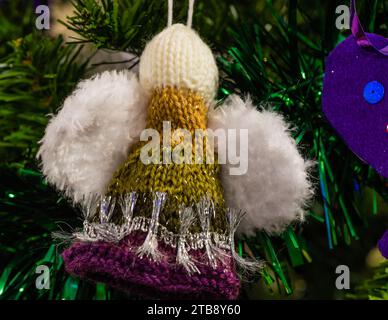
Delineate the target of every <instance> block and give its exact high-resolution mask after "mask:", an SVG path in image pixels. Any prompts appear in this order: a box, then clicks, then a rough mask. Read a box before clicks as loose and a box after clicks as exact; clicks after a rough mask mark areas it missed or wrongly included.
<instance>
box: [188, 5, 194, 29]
mask: <svg viewBox="0 0 388 320" xmlns="http://www.w3.org/2000/svg"><path fill="white" fill-rule="evenodd" d="M193 12H194V0H189V10H188V12H187V26H188V27H189V28H191V25H192V24H193Z"/></svg>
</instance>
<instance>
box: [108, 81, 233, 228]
mask: <svg viewBox="0 0 388 320" xmlns="http://www.w3.org/2000/svg"><path fill="white" fill-rule="evenodd" d="M163 121H170V123H171V129H172V130H174V129H178V128H182V129H186V130H188V131H189V132H190V133H191V135H192V137H194V130H195V129H206V106H205V102H204V100H203V98H202V97H201V96H199V95H198V94H196V93H194V92H193V91H191V90H186V89H176V88H171V87H165V88H163V89H157V90H155V91H154V93H153V94H152V96H151V98H150V104H149V107H148V115H147V127H148V128H153V129H156V130H158V131H159V133H160V143H161V148H160V150H161V153H162V147H163V146H162V141H163V139H162V138H163V132H162V125H163ZM193 141H194V139H193ZM145 144H146V142H139V143H138V144H137V145H136V146H135V147H133V148H132V150H131V151H130V153H129V156H128V158H127V160H126V161H125V162H124V164H123V165H122V166H121V167H120V168H119V169H118V170H117V171H116V173H115V174H114V178H113V180H112V182H111V184H110V186H109V188H108V192H109V194H110V195H120V194H125V193H130V192H133V191H135V192H137V193H139V194H142V193H143V194H149V193H152V192H155V191H161V192H166V193H167V194H168V200H167V203H166V205H165V206H164V207H165V208H164V212H163V214H162V215H161V217H160V222H161V223H162V224H163V225H165V226H166V227H167V228H168V229H169V230H170V231H172V232H175V233H176V232H178V231H179V215H178V209H179V206H180V205H182V204H184V205H186V206H190V205H193V204H195V203H197V202H198V201H200V200H201V199H202V198H204V197H208V198H210V200H212V201H213V202H214V204H215V206H216V209H217V210H216V212H217V213H216V216H215V217H213V218H212V224H211V230H213V231H219V232H220V233H223V232H225V228H226V219H225V209H224V198H223V189H222V185H221V181H220V179H219V175H220V171H221V167H220V165H219V164H218V163H214V164H206V161H205V160H206V159H204V161H203V163H202V164H194V161H195V149H196V148H193V149H192V155H191V157H192V161H193V163H192V164H185V163H182V164H176V163H169V164H163V163H161V164H153V163H151V164H145V163H143V162H142V161H141V159H140V152H141V148H142V147H144V145H145ZM172 145H174V143H173V142H172ZM201 147H202V146H201ZM204 148H206V143H205V146H204ZM203 153H204V155H206V151H203ZM205 158H206V157H205ZM143 211H144V215H145V216H147V214H148V216H147V217H149V214H150V212H151V210H149V208H147V207H146V210H143ZM192 231H200V228H199V226H197V227H195V226H194V227H193V229H192Z"/></svg>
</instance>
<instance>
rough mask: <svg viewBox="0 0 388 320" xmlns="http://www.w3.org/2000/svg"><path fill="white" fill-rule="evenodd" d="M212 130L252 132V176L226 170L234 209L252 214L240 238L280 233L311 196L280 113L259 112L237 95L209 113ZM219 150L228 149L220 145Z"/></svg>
mask: <svg viewBox="0 0 388 320" xmlns="http://www.w3.org/2000/svg"><path fill="white" fill-rule="evenodd" d="M209 127H210V128H211V129H213V130H215V129H217V128H223V129H233V128H235V129H248V137H249V138H248V157H249V158H248V172H247V173H246V174H245V175H241V176H238V175H229V167H231V166H230V165H229V164H226V165H223V168H222V178H221V179H222V182H223V187H224V190H225V200H226V203H227V205H228V206H229V207H232V208H241V209H242V210H245V211H246V212H247V214H246V216H245V218H244V219H243V221H242V222H241V224H240V226H239V228H238V230H237V234H240V235H241V234H246V235H253V234H254V233H255V231H257V230H258V229H263V230H265V231H267V232H269V233H279V232H281V231H282V230H283V229H284V228H285V227H286V226H287V225H288V224H289V223H291V222H292V221H293V220H295V219H302V218H303V208H304V206H305V204H306V201H308V199H309V197H310V196H311V195H312V191H311V185H310V182H309V180H308V173H307V169H308V167H309V165H310V163H309V162H308V161H307V162H306V161H304V160H303V158H302V157H301V155H300V154H299V152H298V150H297V147H296V144H295V141H294V140H293V139H292V137H291V135H290V133H289V130H288V126H287V125H286V123H285V122H284V120H283V119H282V117H281V116H280V115H278V114H276V113H275V112H270V111H266V110H262V111H257V110H256V109H255V108H254V106H252V103H251V101H250V100H249V99H247V101H245V102H244V101H243V100H241V99H240V98H239V97H238V96H236V95H232V96H231V97H230V98H229V99H228V100H227V101H226V102H225V104H224V105H223V106H221V107H220V108H218V109H216V110H213V111H211V112H210V114H209ZM218 148H219V150H220V151H223V150H224V149H225V146H218Z"/></svg>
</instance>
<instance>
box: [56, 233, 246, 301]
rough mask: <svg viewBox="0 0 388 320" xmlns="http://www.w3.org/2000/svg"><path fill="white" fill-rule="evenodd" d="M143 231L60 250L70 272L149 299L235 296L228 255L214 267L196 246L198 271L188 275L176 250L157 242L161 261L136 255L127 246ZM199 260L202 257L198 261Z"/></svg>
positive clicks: (236, 290) (140, 239)
mask: <svg viewBox="0 0 388 320" xmlns="http://www.w3.org/2000/svg"><path fill="white" fill-rule="evenodd" d="M143 241H144V234H139V233H137V234H131V235H129V236H127V237H126V238H124V239H123V240H122V241H121V242H120V243H118V244H114V243H108V242H101V241H99V242H75V243H73V244H72V245H71V246H70V247H69V248H67V249H66V250H65V251H64V252H63V253H62V256H63V259H64V262H65V267H66V270H67V272H69V273H70V274H72V275H75V276H79V277H81V278H84V279H87V280H90V281H93V282H104V283H106V284H107V285H109V286H111V287H113V288H116V289H119V290H122V291H126V292H129V293H132V294H138V295H141V296H143V297H146V298H152V299H236V298H237V296H238V293H239V289H240V281H239V279H238V277H237V274H236V272H235V270H234V266H233V262H232V260H231V259H230V258H225V259H224V260H225V261H223V263H222V264H219V265H218V266H217V267H216V268H213V267H211V266H210V265H209V264H208V263H206V261H205V260H204V259H205V257H204V251H203V250H196V251H195V252H194V253H193V255H194V256H195V257H196V260H197V261H198V262H199V263H197V267H198V269H199V271H200V272H199V273H193V274H191V275H189V274H188V273H187V271H186V270H185V269H184V268H183V267H181V266H177V265H176V263H175V257H176V252H175V251H176V250H174V249H172V248H171V247H168V246H166V245H164V244H163V243H161V242H159V245H158V246H159V250H160V251H161V253H162V254H163V259H162V260H161V261H158V262H155V261H153V260H150V259H149V258H146V257H144V258H139V257H138V256H137V255H136V253H135V251H134V250H131V249H130V247H131V246H133V247H134V248H136V247H138V246H139V245H140V244H141V243H142V242H143ZM201 260H203V261H202V262H201Z"/></svg>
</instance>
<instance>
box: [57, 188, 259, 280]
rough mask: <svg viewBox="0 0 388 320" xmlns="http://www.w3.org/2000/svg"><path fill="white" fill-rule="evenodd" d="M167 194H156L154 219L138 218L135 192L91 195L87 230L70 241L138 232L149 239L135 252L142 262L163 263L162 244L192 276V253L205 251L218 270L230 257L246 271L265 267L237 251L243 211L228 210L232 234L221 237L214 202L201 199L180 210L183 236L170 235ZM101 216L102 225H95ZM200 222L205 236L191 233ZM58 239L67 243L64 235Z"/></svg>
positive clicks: (113, 239)
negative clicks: (116, 217)
mask: <svg viewBox="0 0 388 320" xmlns="http://www.w3.org/2000/svg"><path fill="white" fill-rule="evenodd" d="M166 197H167V195H166V193H164V192H155V193H154V194H153V199H152V214H151V218H146V217H143V216H135V217H134V210H135V206H136V203H137V202H138V200H139V199H138V194H136V192H131V193H129V194H125V195H121V196H120V197H117V198H116V197H113V196H106V197H99V196H95V195H91V196H89V197H85V198H84V201H83V203H82V206H81V209H82V213H83V216H84V225H83V230H82V231H80V232H75V233H73V234H72V235H71V236H70V237H67V238H68V239H69V240H70V239H72V240H78V241H87V242H88V241H90V242H93V241H106V242H112V243H118V242H119V241H120V240H122V239H123V238H124V237H126V236H128V235H130V234H131V233H133V232H135V231H141V232H144V233H146V234H147V235H146V238H145V240H144V242H143V244H142V245H141V246H139V247H138V248H131V249H134V250H135V251H136V253H137V255H138V256H139V258H143V257H147V258H150V259H153V260H154V261H160V259H162V257H163V256H162V253H161V252H160V251H159V250H158V242H159V241H162V242H163V243H164V244H165V245H167V246H170V247H172V248H176V249H177V255H176V263H177V264H179V265H182V266H183V267H184V268H185V269H186V271H187V272H188V274H192V273H199V269H198V267H197V266H196V262H197V261H195V260H194V259H193V257H192V256H191V255H190V251H191V250H197V249H204V250H205V254H206V258H207V260H208V262H209V264H210V265H211V266H212V267H213V268H216V267H217V266H219V265H220V264H222V263H223V261H224V260H225V259H223V258H225V257H226V256H228V257H231V258H232V259H233V260H234V261H235V262H236V263H237V265H238V266H240V267H241V268H242V269H243V270H244V271H249V272H255V271H257V270H259V269H260V268H261V267H262V264H261V263H260V262H258V261H256V260H246V259H243V258H242V257H240V256H239V255H238V254H237V253H236V251H235V247H234V234H235V231H236V229H237V226H238V224H239V222H240V221H241V219H242V218H243V213H242V212H241V211H236V210H232V209H228V212H227V219H228V222H229V232H226V233H225V234H219V233H216V232H212V231H210V224H211V218H212V216H214V215H215V208H214V204H213V202H212V201H211V200H210V199H209V198H203V199H201V200H200V201H199V202H198V203H197V204H196V205H195V206H193V207H184V206H182V207H181V208H180V209H179V219H180V228H179V233H178V234H176V233H173V232H171V231H169V230H168V229H167V228H166V227H165V226H163V225H161V224H160V223H159V216H160V214H161V212H162V209H163V206H164V204H165V202H166ZM116 206H117V207H118V208H119V209H120V212H121V213H122V217H123V223H122V224H120V225H118V224H115V223H113V222H111V219H112V216H113V213H114V210H115V208H116ZM96 214H98V215H99V216H98V220H99V221H100V222H99V223H98V222H92V220H96V219H95V215H96ZM196 219H198V221H199V223H200V227H201V230H202V231H201V232H198V233H192V232H189V229H190V227H191V226H192V224H193V223H194V221H195V220H196ZM56 237H57V238H60V239H61V240H64V239H65V236H64V235H63V234H62V233H61V234H59V233H57V235H56Z"/></svg>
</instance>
